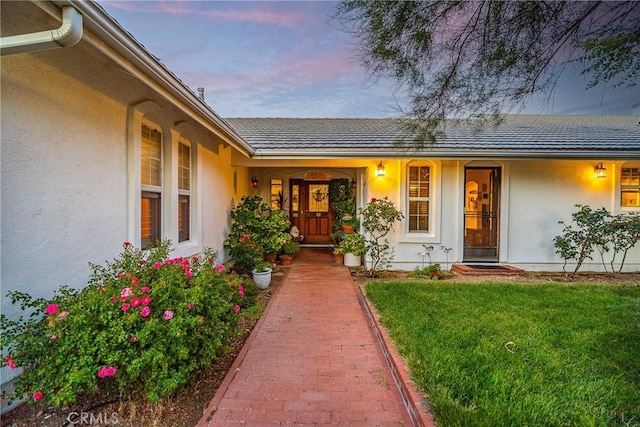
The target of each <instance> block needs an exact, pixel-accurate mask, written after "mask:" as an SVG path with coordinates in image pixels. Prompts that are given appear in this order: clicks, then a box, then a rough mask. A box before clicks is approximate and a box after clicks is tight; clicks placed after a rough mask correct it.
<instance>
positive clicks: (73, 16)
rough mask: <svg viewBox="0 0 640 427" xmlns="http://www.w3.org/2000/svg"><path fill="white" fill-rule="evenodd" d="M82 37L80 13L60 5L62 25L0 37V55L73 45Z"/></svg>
mask: <svg viewBox="0 0 640 427" xmlns="http://www.w3.org/2000/svg"><path fill="white" fill-rule="evenodd" d="M81 39H82V15H81V14H80V12H78V11H77V10H76V9H75V8H73V7H71V6H63V7H62V25H60V28H58V29H57V30H47V31H40V32H37V33H29V34H19V35H17V36H9V37H2V38H0V55H10V54H13V53H21V52H33V51H36V50H47V49H55V48H59V47H68V46H73V45H74V44H76V43H78V42H79V41H80V40H81Z"/></svg>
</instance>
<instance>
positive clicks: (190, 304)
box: [189, 302, 193, 310]
mask: <svg viewBox="0 0 640 427" xmlns="http://www.w3.org/2000/svg"><path fill="white" fill-rule="evenodd" d="M192 308H193V303H192V302H190V303H189V310H191V309H192Z"/></svg>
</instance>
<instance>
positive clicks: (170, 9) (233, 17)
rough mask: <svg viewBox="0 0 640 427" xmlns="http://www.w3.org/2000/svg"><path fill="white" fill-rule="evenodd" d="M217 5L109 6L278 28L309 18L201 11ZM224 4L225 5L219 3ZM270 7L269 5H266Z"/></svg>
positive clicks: (257, 11)
mask: <svg viewBox="0 0 640 427" xmlns="http://www.w3.org/2000/svg"><path fill="white" fill-rule="evenodd" d="M202 4H204V5H206V4H216V3H215V2H213V3H209V2H204V3H202V2H196V3H195V4H194V2H187V1H172V2H109V6H111V7H114V8H118V9H121V10H126V11H129V12H138V13H153V14H155V13H161V14H169V15H176V16H178V15H198V16H204V17H207V18H209V19H213V20H227V21H236V22H255V23H263V24H272V25H278V26H291V25H295V24H297V23H299V22H301V21H304V20H306V19H307V18H306V17H305V16H304V15H303V14H300V13H294V12H280V11H275V12H272V11H268V10H264V9H258V8H253V9H248V10H221V9H217V10H207V9H201V8H199V7H198V5H202ZM218 4H224V3H218ZM245 4H246V3H245ZM264 4H265V5H268V3H264Z"/></svg>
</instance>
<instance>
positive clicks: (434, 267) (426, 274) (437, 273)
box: [409, 264, 446, 280]
mask: <svg viewBox="0 0 640 427" xmlns="http://www.w3.org/2000/svg"><path fill="white" fill-rule="evenodd" d="M409 277H412V278H414V279H431V280H442V279H445V278H446V272H444V271H442V269H441V268H440V264H431V265H429V266H427V267H424V268H418V267H416V269H415V270H414V271H412V272H411V273H409Z"/></svg>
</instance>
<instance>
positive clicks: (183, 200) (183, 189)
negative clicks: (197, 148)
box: [178, 142, 191, 242]
mask: <svg viewBox="0 0 640 427" xmlns="http://www.w3.org/2000/svg"><path fill="white" fill-rule="evenodd" d="M190 229H191V146H190V145H188V144H187V143H185V142H179V143H178V241H179V242H184V241H186V240H189V239H190V238H191V236H190Z"/></svg>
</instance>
